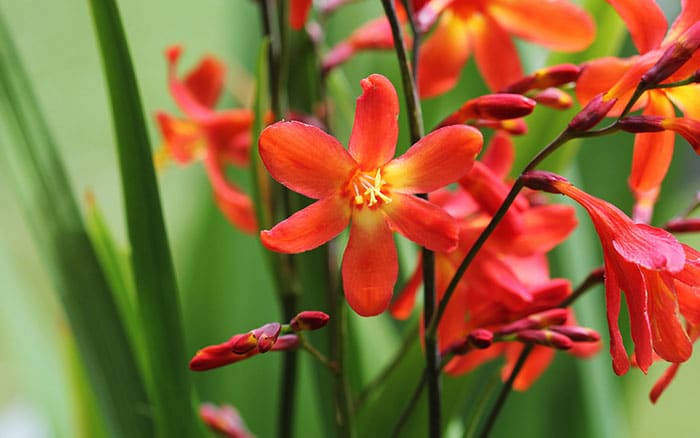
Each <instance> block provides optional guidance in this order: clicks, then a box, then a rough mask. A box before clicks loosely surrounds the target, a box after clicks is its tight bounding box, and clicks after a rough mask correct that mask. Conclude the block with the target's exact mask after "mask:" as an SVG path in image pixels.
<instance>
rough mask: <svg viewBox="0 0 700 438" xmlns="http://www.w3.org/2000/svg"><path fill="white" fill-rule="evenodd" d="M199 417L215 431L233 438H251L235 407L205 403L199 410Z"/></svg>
mask: <svg viewBox="0 0 700 438" xmlns="http://www.w3.org/2000/svg"><path fill="white" fill-rule="evenodd" d="M199 416H200V417H201V418H202V421H203V422H204V424H206V425H207V426H209V428H211V429H212V430H213V431H215V432H217V433H220V434H222V435H223V436H227V437H231V438H250V437H252V435H250V433H249V432H248V430H247V429H246V427H245V424H244V423H243V419H242V418H241V416H240V414H239V413H238V411H236V409H235V408H234V407H233V406H229V405H223V406H221V407H219V406H216V405H214V404H211V403H203V404H202V405H201V406H200V408H199Z"/></svg>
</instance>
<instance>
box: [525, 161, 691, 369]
mask: <svg viewBox="0 0 700 438" xmlns="http://www.w3.org/2000/svg"><path fill="white" fill-rule="evenodd" d="M524 180H525V181H526V183H527V184H528V185H529V186H530V187H532V188H538V189H543V190H547V191H550V192H554V193H561V194H563V195H566V196H568V197H570V198H572V199H573V200H575V201H576V202H578V203H579V204H581V206H583V208H585V209H586V211H587V212H588V214H589V215H590V216H591V220H592V221H593V225H594V226H595V228H596V231H597V233H598V236H599V237H600V241H601V244H602V246H603V258H604V262H605V297H606V302H607V312H608V326H609V330H610V353H611V355H612V360H613V369H614V370H615V373H617V374H618V375H621V374H624V373H626V372H627V370H628V369H629V365H630V361H629V358H628V356H627V352H626V351H625V347H624V344H623V342H622V336H621V334H620V329H619V328H618V315H619V313H620V302H621V300H620V298H621V294H620V291H624V292H625V298H626V301H627V308H628V310H629V315H630V325H631V332H632V340H633V341H634V352H635V359H636V364H637V366H639V368H640V369H641V370H642V371H643V372H645V373H646V371H647V369H648V368H649V366H650V365H651V363H652V361H653V359H654V356H653V354H654V353H656V354H657V355H658V357H660V358H661V359H664V360H666V361H668V362H675V363H678V362H684V361H686V360H688V358H689V357H690V354H691V352H692V345H691V341H690V338H689V336H688V333H687V332H686V330H685V328H684V326H683V322H682V321H681V319H680V315H681V314H683V315H684V316H686V313H687V314H688V315H689V312H692V311H693V310H692V309H689V307H690V306H688V305H685V304H684V303H688V302H690V301H689V300H685V299H684V300H679V297H680V293H681V292H685V291H686V287H685V286H684V285H687V286H690V287H691V288H697V287H698V285H700V274H699V273H698V268H697V266H696V263H697V260H694V258H693V257H687V256H686V253H688V254H696V252H695V251H694V250H692V249H691V248H689V247H685V246H684V245H682V244H681V243H679V242H678V241H677V240H676V238H675V237H673V235H671V234H670V233H668V232H667V231H664V230H662V229H659V228H655V227H652V226H649V225H646V224H641V223H634V222H632V220H631V219H630V218H629V217H627V216H626V215H625V214H624V213H622V212H621V211H620V210H618V209H617V208H616V207H615V206H613V205H611V204H609V203H607V202H605V201H602V200H600V199H598V198H595V197H593V196H591V195H589V194H588V193H586V192H584V191H582V190H579V189H577V188H576V187H574V186H573V185H572V184H571V183H569V182H568V181H566V180H565V179H564V178H562V177H559V176H557V175H553V174H550V173H546V172H531V173H530V174H528V176H527V177H526V178H525V179H524ZM676 283H679V284H680V286H679V285H677V284H676ZM679 304H680V306H679Z"/></svg>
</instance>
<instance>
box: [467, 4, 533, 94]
mask: <svg viewBox="0 0 700 438" xmlns="http://www.w3.org/2000/svg"><path fill="white" fill-rule="evenodd" d="M469 29H470V34H471V37H472V43H473V46H474V57H475V58H476V64H477V65H478V66H479V71H480V72H481V74H482V76H483V77H484V81H486V85H488V86H489V88H490V89H491V90H493V91H498V90H501V89H503V88H505V87H506V86H508V85H509V84H512V83H513V82H515V81H517V80H518V79H520V78H521V77H523V76H524V75H525V74H524V72H523V68H522V66H521V65H520V58H519V56H518V51H517V49H516V48H515V44H514V43H513V40H512V39H511V37H510V35H508V32H506V30H505V29H503V28H502V27H501V25H500V24H498V23H497V22H496V21H495V20H494V19H493V18H491V17H490V16H489V15H480V14H475V15H473V16H472V17H471V19H470V20H469Z"/></svg>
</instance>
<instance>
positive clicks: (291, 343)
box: [272, 335, 299, 351]
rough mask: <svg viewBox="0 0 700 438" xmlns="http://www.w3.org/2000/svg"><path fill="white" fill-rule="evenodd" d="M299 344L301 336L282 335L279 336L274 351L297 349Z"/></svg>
mask: <svg viewBox="0 0 700 438" xmlns="http://www.w3.org/2000/svg"><path fill="white" fill-rule="evenodd" d="M298 346H299V337H298V336H297V335H282V336H280V337H279V338H277V342H275V345H273V346H272V351H289V350H296V348H297V347H298Z"/></svg>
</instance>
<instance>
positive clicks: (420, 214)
mask: <svg viewBox="0 0 700 438" xmlns="http://www.w3.org/2000/svg"><path fill="white" fill-rule="evenodd" d="M382 211H383V212H384V213H386V215H387V216H388V218H389V225H390V226H391V228H392V229H394V230H396V231H398V232H399V233H401V234H403V235H404V236H406V237H407V238H408V239H410V240H412V241H414V242H416V243H417V244H419V245H421V246H425V247H426V248H428V249H430V250H432V251H440V252H449V251H452V250H454V249H455V248H457V237H458V227H457V222H455V220H454V218H452V216H450V215H449V214H447V213H446V212H445V210H443V209H441V208H440V207H437V206H435V205H433V204H431V203H430V202H428V201H426V200H424V199H420V198H418V197H416V196H413V195H404V194H402V193H394V194H392V202H391V203H390V204H384V205H383V206H382Z"/></svg>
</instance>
